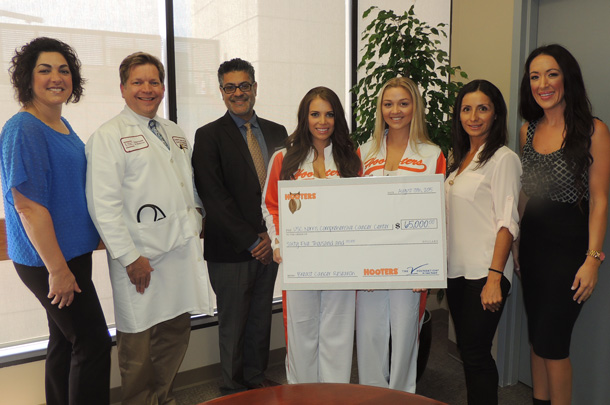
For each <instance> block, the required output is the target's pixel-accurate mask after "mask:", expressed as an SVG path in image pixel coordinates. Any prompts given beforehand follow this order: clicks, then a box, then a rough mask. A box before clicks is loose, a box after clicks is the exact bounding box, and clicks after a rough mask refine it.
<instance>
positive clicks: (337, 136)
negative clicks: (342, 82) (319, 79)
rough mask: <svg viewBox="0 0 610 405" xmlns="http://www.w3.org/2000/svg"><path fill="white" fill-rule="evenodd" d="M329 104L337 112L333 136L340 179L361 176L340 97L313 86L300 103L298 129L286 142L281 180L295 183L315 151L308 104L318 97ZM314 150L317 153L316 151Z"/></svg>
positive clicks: (359, 164) (334, 152)
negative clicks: (308, 158) (302, 164)
mask: <svg viewBox="0 0 610 405" xmlns="http://www.w3.org/2000/svg"><path fill="white" fill-rule="evenodd" d="M318 97H319V98H321V99H322V100H324V101H327V102H328V103H330V106H331V107H332V109H333V112H334V113H335V129H334V131H333V133H332V134H331V135H330V140H331V142H332V145H333V159H334V161H335V164H336V165H337V170H338V171H339V175H340V176H341V177H358V174H359V172H360V168H361V163H360V158H358V155H357V154H356V148H355V146H354V142H353V141H352V138H351V137H350V135H349V127H348V126H347V121H346V120H345V112H344V111H343V106H342V105H341V101H340V100H339V97H338V96H337V94H335V92H334V91H332V90H331V89H329V88H327V87H314V88H313V89H311V90H309V91H308V92H307V94H305V97H303V99H302V100H301V103H300V104H299V110H298V113H297V118H298V123H297V128H296V129H295V130H294V132H293V133H292V134H291V135H290V136H289V137H288V139H287V140H286V149H287V151H286V156H284V161H283V163H282V171H281V172H280V180H293V179H294V173H295V172H296V171H297V170H298V168H299V166H300V165H301V163H303V162H304V161H305V159H306V158H307V155H309V153H310V151H311V149H312V148H313V141H312V135H311V133H310V132H309V105H310V104H311V102H312V101H313V100H314V99H316V98H318ZM313 149H314V153H317V151H316V150H315V148H313Z"/></svg>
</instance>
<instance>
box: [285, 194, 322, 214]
mask: <svg viewBox="0 0 610 405" xmlns="http://www.w3.org/2000/svg"><path fill="white" fill-rule="evenodd" d="M315 199H316V193H301V192H300V191H299V192H298V193H288V194H284V200H290V201H289V202H288V209H289V210H290V212H292V213H293V214H294V213H295V212H296V211H298V210H300V209H301V200H315Z"/></svg>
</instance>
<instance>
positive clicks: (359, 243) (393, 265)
mask: <svg viewBox="0 0 610 405" xmlns="http://www.w3.org/2000/svg"><path fill="white" fill-rule="evenodd" d="M278 197H279V200H278V201H279V217H280V241H281V246H280V253H281V255H282V262H283V265H282V268H283V272H282V273H283V288H284V289H286V290H352V289H404V288H443V287H446V286H447V254H446V251H447V249H446V238H445V196H444V188H443V176H442V175H440V174H435V175H422V176H395V177H392V176H390V177H363V178H350V179H326V180H318V179H317V180H308V181H280V182H279V196H278Z"/></svg>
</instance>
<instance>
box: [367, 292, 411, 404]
mask: <svg viewBox="0 0 610 405" xmlns="http://www.w3.org/2000/svg"><path fill="white" fill-rule="evenodd" d="M420 298H421V293H415V292H413V291H412V290H376V291H358V295H357V300H356V347H357V351H358V377H359V381H360V384H365V385H373V386H376V387H385V388H392V389H395V390H400V391H406V392H412V393H414V392H415V380H416V377H417V351H418V349H419V326H420V324H419V321H420V316H419V303H420ZM390 333H391V336H392V359H391V361H390V356H389V351H390V345H389V341H390ZM390 364H391V369H390Z"/></svg>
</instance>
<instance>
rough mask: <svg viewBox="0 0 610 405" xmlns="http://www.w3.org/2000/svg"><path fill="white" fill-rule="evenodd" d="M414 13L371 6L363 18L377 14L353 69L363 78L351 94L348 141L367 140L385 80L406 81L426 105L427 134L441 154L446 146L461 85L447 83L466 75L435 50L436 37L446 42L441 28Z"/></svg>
mask: <svg viewBox="0 0 610 405" xmlns="http://www.w3.org/2000/svg"><path fill="white" fill-rule="evenodd" d="M413 9H414V6H411V8H410V9H409V10H408V11H405V12H404V13H402V14H396V13H395V12H394V11H392V10H380V9H379V8H378V7H376V6H373V7H370V8H369V9H367V10H366V11H365V12H364V13H363V15H362V17H363V18H365V19H366V18H367V17H368V16H369V14H371V12H373V11H374V10H377V17H375V18H374V19H373V20H372V21H371V22H370V23H369V24H368V25H367V27H366V28H365V30H364V32H363V33H362V41H363V42H364V43H365V45H364V48H363V51H364V55H363V56H362V59H361V61H360V63H359V64H358V70H360V71H362V72H363V73H364V75H363V77H362V79H360V80H359V81H358V83H357V84H356V85H355V86H354V87H353V88H352V89H351V91H352V92H353V93H354V94H355V95H356V101H355V103H354V113H355V116H356V122H357V128H356V129H355V130H354V133H353V138H354V141H355V142H357V143H358V144H361V143H363V142H365V141H366V140H367V139H368V138H369V137H370V136H371V134H372V133H373V129H374V126H375V108H376V104H375V103H376V99H377V94H378V93H379V90H380V89H381V87H382V86H383V84H384V83H385V82H386V81H388V80H389V79H391V78H393V77H396V76H405V77H409V78H410V79H412V80H413V81H414V82H415V83H417V84H419V86H420V89H421V91H422V96H423V98H424V101H425V103H426V121H427V124H428V134H429V135H430V139H431V140H432V141H433V142H434V143H436V144H437V145H439V146H440V147H441V149H442V150H443V152H444V153H445V155H446V154H447V152H448V149H449V147H450V145H451V135H450V133H451V109H452V107H453V104H454V103H455V98H456V96H457V93H458V91H459V90H460V88H461V87H462V85H463V83H461V82H459V81H452V80H451V78H452V77H453V78H454V77H455V76H456V74H457V73H458V72H459V76H460V77H462V78H467V77H468V75H467V74H466V73H465V72H463V71H461V68H460V67H459V66H455V67H452V66H451V65H450V64H449V55H448V54H447V52H445V51H444V50H443V49H441V48H440V47H439V46H440V44H441V41H440V38H441V36H443V37H447V34H446V33H445V31H444V30H443V28H444V27H445V26H446V25H445V24H443V23H441V24H438V25H437V26H436V27H430V26H429V25H428V24H426V23H425V22H422V21H420V20H419V19H418V18H417V17H416V16H415V12H414V11H413Z"/></svg>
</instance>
